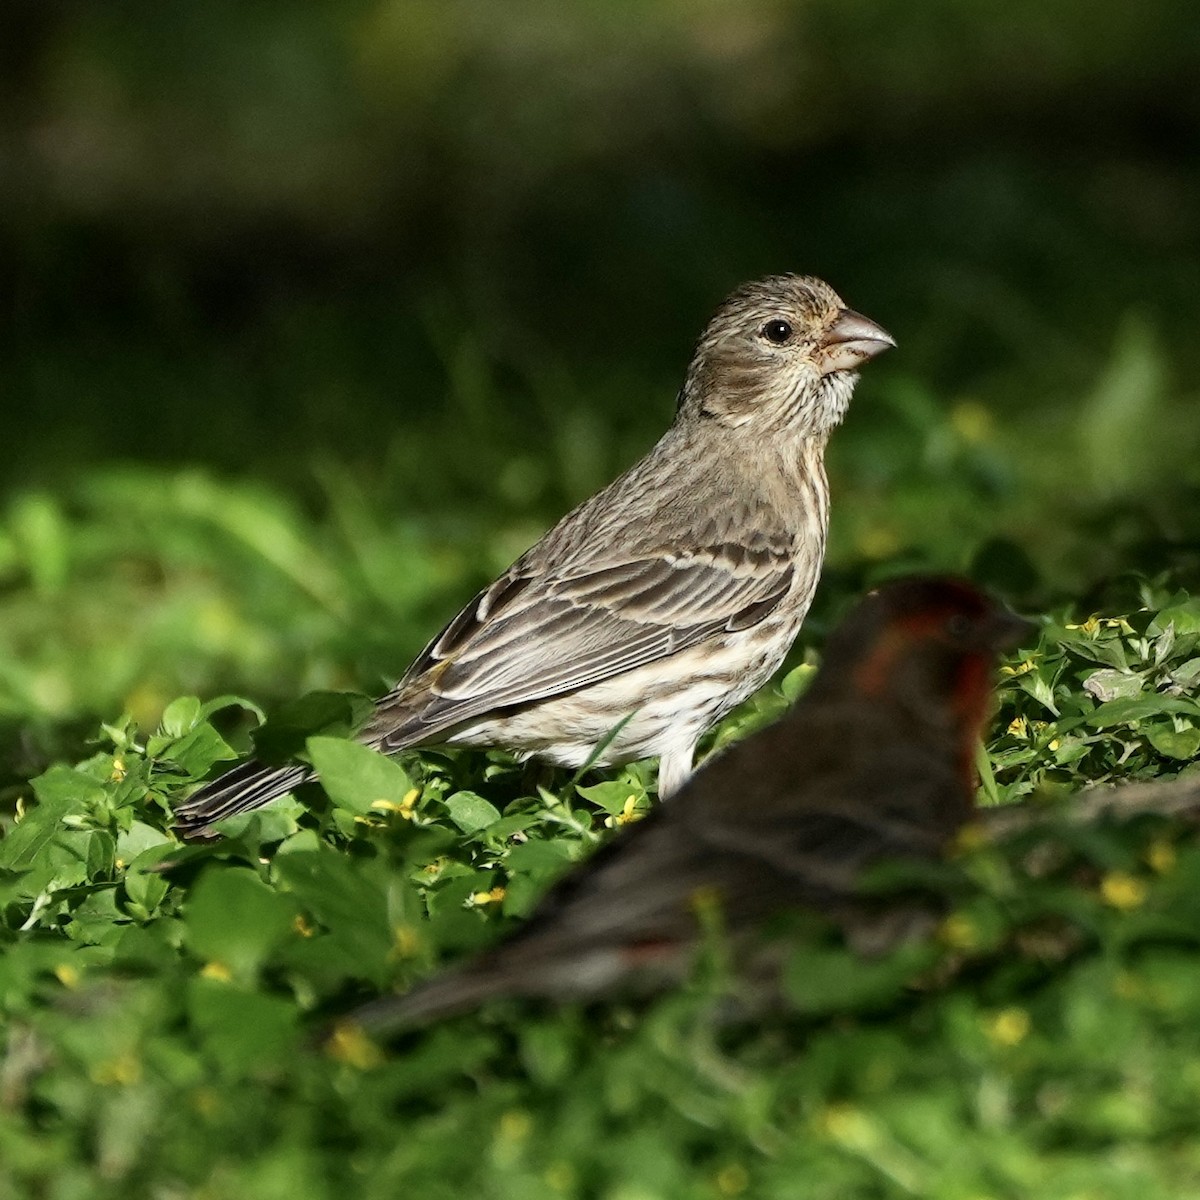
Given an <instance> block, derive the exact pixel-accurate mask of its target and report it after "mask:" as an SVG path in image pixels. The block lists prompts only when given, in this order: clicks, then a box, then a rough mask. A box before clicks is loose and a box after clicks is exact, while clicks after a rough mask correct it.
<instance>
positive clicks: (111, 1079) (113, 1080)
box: [89, 1051, 142, 1087]
mask: <svg viewBox="0 0 1200 1200" xmlns="http://www.w3.org/2000/svg"><path fill="white" fill-rule="evenodd" d="M89 1074H90V1076H91V1079H92V1082H93V1083H98V1084H100V1085H101V1087H111V1086H112V1085H113V1084H131V1083H138V1082H139V1081H140V1080H141V1078H142V1060H141V1059H140V1058H138V1057H137V1055H136V1054H134V1053H132V1052H131V1051H128V1052H126V1053H125V1054H118V1055H117V1056H116V1058H108V1059H105V1060H104V1061H103V1062H100V1063H97V1064H96V1065H95V1066H94V1067H93V1068H92V1069H91V1071H90V1072H89Z"/></svg>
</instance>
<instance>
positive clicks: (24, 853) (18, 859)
mask: <svg viewBox="0 0 1200 1200" xmlns="http://www.w3.org/2000/svg"><path fill="white" fill-rule="evenodd" d="M73 807H74V802H73V800H72V799H71V798H68V797H65V796H60V797H59V798H57V799H51V800H46V801H44V802H43V803H41V804H39V805H38V806H37V807H36V808H33V809H31V810H29V811H28V812H26V814H25V816H24V817H22V818H21V821H20V823H19V824H18V825H17V826H16V828H14V829H13V831H12V832H11V833H10V834H9V835H8V836H7V837H6V838H5V839H4V840H3V841H0V867H8V868H9V869H10V870H14V871H19V870H22V869H28V868H30V867H32V866H33V864H34V863H35V862H36V861H37V860H38V858H39V857H40V856H41V855H42V853H43V851H44V850H45V848H46V847H47V845H48V844H49V843H50V842H51V841H53V840H54V837H55V836H56V835H57V834H58V833H60V832H61V831H62V828H63V824H62V821H63V817H64V816H66V814H67V813H68V812H71V811H72V810H73Z"/></svg>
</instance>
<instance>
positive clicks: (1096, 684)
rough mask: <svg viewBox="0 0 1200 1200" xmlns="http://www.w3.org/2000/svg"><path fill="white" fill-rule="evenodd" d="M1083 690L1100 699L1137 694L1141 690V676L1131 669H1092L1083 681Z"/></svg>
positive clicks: (1112, 698)
mask: <svg viewBox="0 0 1200 1200" xmlns="http://www.w3.org/2000/svg"><path fill="white" fill-rule="evenodd" d="M1083 690H1084V691H1085V692H1089V693H1091V695H1093V696H1095V697H1096V699H1097V700H1100V701H1105V700H1117V699H1120V698H1127V697H1130V696H1138V695H1140V694H1141V691H1142V678H1141V676H1140V675H1135V674H1134V673H1133V672H1132V671H1114V670H1112V669H1111V668H1108V669H1105V670H1102V671H1093V672H1092V673H1091V674H1090V675H1089V676H1088V677H1087V678H1086V679H1085V680H1084V681H1083Z"/></svg>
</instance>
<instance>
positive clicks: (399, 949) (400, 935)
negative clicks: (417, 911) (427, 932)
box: [392, 925, 421, 958]
mask: <svg viewBox="0 0 1200 1200" xmlns="http://www.w3.org/2000/svg"><path fill="white" fill-rule="evenodd" d="M392 937H393V939H394V942H393V945H394V947H395V952H396V954H397V955H398V956H399V957H400V958H412V956H413V955H414V954H416V952H417V951H418V950H419V949H420V948H421V938H420V936H419V935H418V933H417V931H416V930H415V929H414V928H413V927H412V926H411V925H397V926H396V927H395V928H394V929H393V930H392Z"/></svg>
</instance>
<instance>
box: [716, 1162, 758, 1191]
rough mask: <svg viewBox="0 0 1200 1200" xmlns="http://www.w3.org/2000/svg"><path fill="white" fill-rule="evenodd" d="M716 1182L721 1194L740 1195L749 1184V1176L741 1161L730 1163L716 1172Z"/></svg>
mask: <svg viewBox="0 0 1200 1200" xmlns="http://www.w3.org/2000/svg"><path fill="white" fill-rule="evenodd" d="M716 1182H717V1191H718V1192H720V1193H721V1195H722V1196H740V1195H741V1194H742V1193H743V1192H744V1191H745V1190H746V1189H747V1188H748V1187H749V1186H750V1176H749V1175H748V1174H747V1173H746V1168H745V1167H743V1166H742V1165H741V1163H730V1164H729V1166H727V1167H722V1168H721V1169H720V1170H719V1171H718V1172H717V1180H716Z"/></svg>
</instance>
